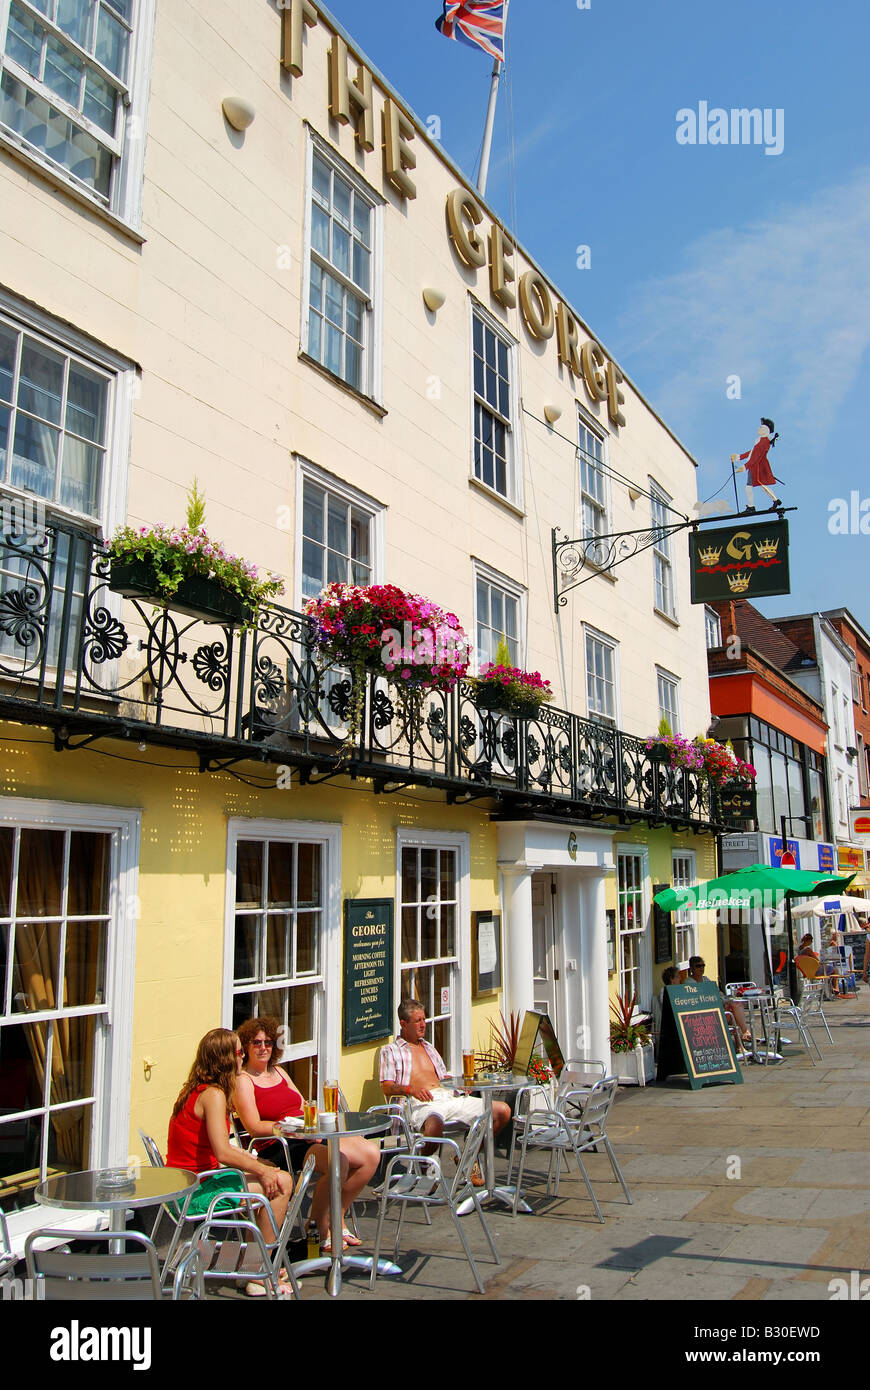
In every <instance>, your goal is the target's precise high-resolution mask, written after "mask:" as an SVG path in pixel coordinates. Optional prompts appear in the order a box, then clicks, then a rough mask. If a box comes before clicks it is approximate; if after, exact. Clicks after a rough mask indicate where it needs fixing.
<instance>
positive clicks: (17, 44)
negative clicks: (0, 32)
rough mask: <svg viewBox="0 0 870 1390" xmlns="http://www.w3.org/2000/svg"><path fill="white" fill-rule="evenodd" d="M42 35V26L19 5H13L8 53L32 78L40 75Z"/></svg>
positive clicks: (7, 43) (7, 46)
mask: <svg viewBox="0 0 870 1390" xmlns="http://www.w3.org/2000/svg"><path fill="white" fill-rule="evenodd" d="M42 35H43V28H42V25H41V24H39V23H37V21H36V20H35V19H31V17H30V15H27V14H25V12H24V11H23V10H22V9H21V7H20V6H19V5H13V6H12V8H11V10H10V12H9V30H8V33H7V36H6V52H7V53H8V54H9V57H10V58H14V59H15V62H16V63H20V64H21V66H22V67H23V68H24V69H25V71H26V72H29V73H30V76H31V77H38V75H39V62H40V57H41V55H42Z"/></svg>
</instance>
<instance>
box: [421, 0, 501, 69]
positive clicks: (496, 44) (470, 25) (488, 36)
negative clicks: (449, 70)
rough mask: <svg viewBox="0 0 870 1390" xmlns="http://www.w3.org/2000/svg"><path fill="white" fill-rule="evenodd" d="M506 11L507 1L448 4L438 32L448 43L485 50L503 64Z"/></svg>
mask: <svg viewBox="0 0 870 1390" xmlns="http://www.w3.org/2000/svg"><path fill="white" fill-rule="evenodd" d="M506 9H507V5H506V3H505V0H460V3H448V0H445V4H444V13H443V15H442V16H441V18H440V19H436V21H435V28H436V29H438V30H440V32H441V33H442V34H443V35H444V37H445V39H458V41H459V42H460V43H464V44H467V45H468V47H469V48H482V49H483V50H484V52H486V53H488V54H489V55H490V57H491V58H497V59H498V60H499V62H500V63H503V62H504V14H505V10H506Z"/></svg>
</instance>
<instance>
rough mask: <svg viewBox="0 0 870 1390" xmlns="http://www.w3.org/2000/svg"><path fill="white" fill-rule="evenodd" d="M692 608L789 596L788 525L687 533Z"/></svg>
mask: <svg viewBox="0 0 870 1390" xmlns="http://www.w3.org/2000/svg"><path fill="white" fill-rule="evenodd" d="M689 568H690V571H691V575H692V602H693V603H712V602H714V601H715V600H716V599H723V598H745V599H749V600H750V602H752V601H753V600H754V599H756V598H764V597H770V595H772V594H788V593H790V592H791V586H790V583H789V573H788V522H787V521H779V520H777V521H761V522H752V523H751V524H748V525H747V524H744V523H742V522H739V521H738V522H734V523H733V525H731V526H717V527H716V528H715V529H714V530H712V531H707V530H697V531H692V532H690V533H689Z"/></svg>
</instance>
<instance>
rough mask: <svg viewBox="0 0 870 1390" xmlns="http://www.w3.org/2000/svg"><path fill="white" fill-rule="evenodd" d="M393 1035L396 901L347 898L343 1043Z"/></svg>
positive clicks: (351, 1043)
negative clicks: (394, 912) (394, 910)
mask: <svg viewBox="0 0 870 1390" xmlns="http://www.w3.org/2000/svg"><path fill="white" fill-rule="evenodd" d="M392 1032H393V899H392V898H346V899H345V903H344V994H343V997H342V1040H343V1042H344V1046H345V1047H352V1046H353V1045H354V1043H367V1042H377V1041H378V1040H379V1039H380V1038H388V1037H390V1036H391V1035H392Z"/></svg>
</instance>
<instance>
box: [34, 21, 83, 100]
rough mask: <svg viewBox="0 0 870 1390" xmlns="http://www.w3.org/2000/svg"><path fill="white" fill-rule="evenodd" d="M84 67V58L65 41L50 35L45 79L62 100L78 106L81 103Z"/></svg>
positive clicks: (47, 45) (46, 83) (47, 84)
mask: <svg viewBox="0 0 870 1390" xmlns="http://www.w3.org/2000/svg"><path fill="white" fill-rule="evenodd" d="M83 69H84V64H83V63H82V60H81V59H80V58H78V57H76V55H75V54H74V53H73V52H72V50H71V49H69V48H67V46H66V44H65V43H58V41H57V39H55V38H51V37H49V39H48V42H47V44H46V52H45V76H44V78H43V80H44V82H45V85H46V87H49V88H50V89H51V91H53V92H54V94H55V96H59V97H60V98H61V100H62V101H68V102H69V104H70V106H76V107H77V106H78V104H79V88H80V87H81V83H82V72H83Z"/></svg>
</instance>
